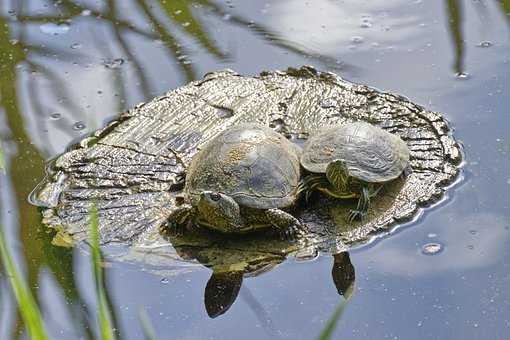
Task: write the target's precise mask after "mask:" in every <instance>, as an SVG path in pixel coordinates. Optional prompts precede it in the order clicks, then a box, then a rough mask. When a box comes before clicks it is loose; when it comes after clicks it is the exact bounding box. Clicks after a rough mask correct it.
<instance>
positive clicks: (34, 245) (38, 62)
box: [0, 0, 510, 339]
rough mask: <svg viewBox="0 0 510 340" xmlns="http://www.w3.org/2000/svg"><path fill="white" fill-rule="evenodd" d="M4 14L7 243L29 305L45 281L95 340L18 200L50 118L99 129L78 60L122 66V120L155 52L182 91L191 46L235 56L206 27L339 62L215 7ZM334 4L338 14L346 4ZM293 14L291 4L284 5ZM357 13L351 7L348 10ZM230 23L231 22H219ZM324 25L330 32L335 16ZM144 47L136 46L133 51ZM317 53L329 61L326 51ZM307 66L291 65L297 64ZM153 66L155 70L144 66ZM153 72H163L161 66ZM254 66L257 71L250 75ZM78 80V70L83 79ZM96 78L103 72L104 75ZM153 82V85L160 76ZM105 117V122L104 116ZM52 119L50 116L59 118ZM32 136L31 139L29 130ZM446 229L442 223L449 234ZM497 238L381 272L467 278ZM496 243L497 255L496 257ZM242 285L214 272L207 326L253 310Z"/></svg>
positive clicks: (338, 260) (141, 93) (65, 265)
mask: <svg viewBox="0 0 510 340" xmlns="http://www.w3.org/2000/svg"><path fill="white" fill-rule="evenodd" d="M9 3H10V4H11V5H12V6H11V7H8V5H9V4H7V2H5V3H2V4H1V10H0V66H1V73H0V111H1V112H0V115H1V117H0V119H1V121H0V124H1V125H2V126H0V129H1V130H2V131H1V133H2V142H3V143H2V145H3V146H4V147H5V148H6V149H7V150H8V152H6V154H5V158H8V159H6V162H5V163H6V164H5V165H6V167H7V168H6V182H7V181H8V182H9V183H8V184H9V185H5V186H3V187H2V188H1V190H2V199H3V198H4V197H7V198H8V199H6V200H5V201H2V205H1V209H2V210H1V214H2V216H1V217H2V218H3V219H9V223H7V224H9V225H12V227H13V230H14V231H15V232H12V233H11V234H10V235H9V236H10V238H11V239H12V238H13V235H17V234H19V241H20V247H19V249H20V251H21V252H22V254H17V255H22V256H18V260H19V259H21V258H23V259H24V264H25V268H26V278H27V280H28V283H29V287H30V288H31V290H32V293H33V294H34V295H37V293H38V292H39V289H38V287H39V285H40V282H39V280H40V279H39V277H40V273H41V271H43V270H47V271H49V272H50V273H51V275H52V276H53V277H54V278H55V281H56V282H57V284H58V285H59V288H60V289H61V292H62V295H63V296H64V297H65V299H66V301H67V305H68V312H69V315H71V317H72V319H73V320H72V322H73V325H72V327H73V328H74V329H75V331H76V332H77V333H81V334H83V336H84V337H85V338H90V339H92V338H93V337H94V335H93V333H94V332H93V331H92V329H93V327H94V326H93V325H91V321H90V320H93V319H94V316H93V314H94V313H93V311H90V310H89V308H87V304H86V301H85V299H84V298H83V297H82V296H81V295H80V294H81V293H80V291H79V290H78V287H77V286H78V283H77V282H76V278H75V277H74V272H75V270H76V268H74V265H73V263H74V262H75V258H74V256H73V252H72V250H70V249H65V248H57V247H55V246H52V245H51V239H52V236H51V235H50V234H48V233H47V232H46V231H45V230H44V229H42V228H41V226H40V215H39V213H38V211H37V209H35V208H34V207H32V206H30V205H29V204H28V202H27V201H26V197H27V196H28V194H29V193H30V191H31V190H32V189H33V187H34V186H35V185H36V183H37V182H38V181H39V179H40V178H41V175H42V174H43V172H44V162H45V160H46V159H47V157H48V155H50V154H53V153H54V150H52V148H51V143H52V141H53V140H54V136H53V135H51V134H48V133H43V132H42V131H44V130H45V129H48V130H49V129H50V128H49V127H48V117H49V115H50V114H58V115H60V116H59V119H58V120H57V119H54V120H53V121H52V123H51V124H52V129H53V130H51V132H52V133H54V132H60V134H62V135H64V136H65V138H66V140H71V139H72V138H73V137H74V136H76V135H75V134H74V132H73V130H72V128H71V127H72V125H73V124H74V123H75V122H77V121H83V122H87V126H89V124H88V122H90V121H91V120H93V119H96V117H91V115H90V110H89V109H88V108H87V106H88V105H90V103H89V102H86V103H83V102H81V100H82V99H83V98H82V95H83V93H82V91H84V90H86V89H90V88H94V86H95V85H90V84H86V83H83V84H79V85H80V86H78V88H77V89H76V90H73V88H72V87H71V86H70V85H74V84H75V83H80V80H79V79H80V78H79V77H80V76H82V73H86V72H89V73H93V72H92V71H97V70H91V69H90V68H82V67H81V66H83V64H84V63H85V61H86V62H90V61H91V60H92V61H93V62H95V61H97V60H101V59H103V60H113V59H115V58H117V57H122V58H123V59H124V60H126V62H125V63H123V64H122V66H121V67H117V68H115V69H111V70H108V73H107V76H106V77H108V78H107V80H108V81H112V82H113V83H114V86H113V92H114V93H115V94H116V95H113V94H111V96H110V97H111V100H112V101H114V102H115V103H114V105H116V109H115V111H121V110H123V109H124V108H125V105H126V104H125V103H126V102H127V101H128V98H133V97H135V98H138V97H139V98H140V100H144V99H148V98H150V97H152V96H153V95H154V93H153V91H155V88H156V85H155V84H157V81H158V79H156V78H155V77H153V78H151V77H150V74H149V71H150V70H149V68H146V67H145V65H144V63H147V59H148V56H149V57H152V56H155V55H156V54H157V53H159V52H158V51H162V52H161V53H159V54H162V55H163V58H165V59H168V60H171V61H172V62H173V63H174V64H173V65H174V66H176V73H177V76H180V77H181V78H182V79H185V80H190V79H195V77H196V75H197V73H198V71H197V67H196V66H195V65H194V64H193V63H192V62H191V59H192V57H193V53H195V52H194V51H192V49H191V48H190V46H191V45H192V42H193V41H196V42H197V43H198V44H199V45H200V48H201V50H200V51H199V52H196V54H197V55H198V54H199V53H200V52H202V51H205V52H207V53H208V54H209V55H211V56H212V57H213V58H214V60H216V61H218V62H219V63H221V62H223V61H228V60H230V59H232V58H234V57H235V56H233V55H231V54H229V53H227V52H225V51H223V50H222V49H221V48H220V47H219V46H218V45H219V44H218V43H217V41H216V40H215V38H214V37H213V34H212V33H211V32H213V30H214V26H221V27H231V26H235V27H237V28H241V29H243V32H245V33H246V34H251V35H252V36H256V37H258V38H260V39H261V40H262V42H263V44H265V45H271V46H275V47H277V48H279V49H281V50H283V51H285V52H289V53H291V54H293V55H295V56H298V57H304V56H306V57H307V58H311V59H312V60H313V61H316V62H318V63H320V64H321V65H322V66H323V68H325V69H328V70H330V69H333V68H334V67H335V64H336V58H334V57H329V56H328V55H325V54H324V53H311V52H310V51H309V50H308V49H307V48H305V47H302V46H299V45H298V44H297V43H296V42H295V41H292V40H291V39H286V38H285V37H283V36H282V35H281V34H278V33H276V32H278V30H275V29H271V28H270V27H269V26H268V25H267V24H264V23H262V20H261V22H258V19H257V17H256V16H255V15H253V17H252V16H248V15H245V16H243V15H239V14H233V13H229V10H228V9H227V5H225V6H224V5H222V4H219V3H216V2H213V1H207V0H199V1H184V0H180V1H170V0H167V1H163V0H161V1H159V2H150V1H143V0H134V1H132V2H130V4H128V5H126V4H127V2H125V1H120V0H117V1H115V0H105V1H100V2H97V1H79V2H78V1H71V0H61V1H55V2H51V3H50V4H48V2H46V1H26V0H25V1H22V0H20V1H10V2H9ZM336 3H339V2H335V4H336ZM339 4H341V6H344V3H343V2H341V3H339ZM497 4H498V5H499V10H500V11H501V14H502V15H503V16H504V17H505V18H506V20H508V23H509V24H510V16H509V15H508V13H510V1H509V0H498V1H497ZM88 5H90V6H88ZM131 5H132V6H131ZM291 5H292V6H296V5H298V4H297V3H291ZM355 5H356V6H358V5H359V4H358V3H355ZM130 6H131V7H130ZM445 8H446V12H447V15H448V16H449V25H448V28H449V32H450V36H451V39H452V47H453V49H454V51H455V62H454V71H455V72H456V73H458V74H462V73H464V72H465V66H464V59H465V47H464V42H463V40H464V36H463V32H462V29H461V25H462V23H463V20H464V13H463V2H461V1H459V0H447V2H446V7H445ZM204 9H207V10H208V12H205V11H204ZM285 14H286V13H280V14H279V15H280V16H281V18H278V21H279V22H284V19H285ZM206 15H211V18H212V19H214V24H213V25H211V20H210V19H211V18H207V17H206ZM227 16H228V20H224V19H226V18H227ZM331 18H332V19H333V20H336V21H337V22H338V20H337V19H335V17H334V16H331ZM253 19H255V20H253ZM47 23H54V24H62V23H65V25H69V26H62V27H61V29H62V28H63V27H70V30H69V32H67V33H65V34H66V35H69V34H71V33H72V31H73V29H75V28H79V30H80V34H81V33H83V34H86V32H89V31H91V32H93V33H91V35H92V36H93V38H85V39H90V40H93V41H91V44H96V42H97V44H96V45H94V47H95V48H96V49H95V50H92V51H89V49H87V48H86V44H85V43H86V42H88V41H83V44H82V46H83V47H82V48H76V47H78V45H73V46H74V47H75V48H69V46H67V45H65V46H64V45H62V44H63V43H62V41H64V39H63V38H62V39H61V37H60V36H59V37H58V38H55V36H52V35H48V34H45V33H42V32H40V29H39V26H40V25H43V24H47ZM413 29H414V28H413ZM324 32H326V33H328V34H323V36H333V35H334V34H338V32H336V33H331V34H330V31H324ZM225 38H227V39H228V38H229V37H225ZM312 38H313V37H312ZM156 41H160V42H161V44H158V46H159V47H158V48H155V47H154V45H148V44H150V43H154V42H156ZM100 42H103V43H100ZM394 42H395V43H398V42H399V41H398V40H395V41H394ZM303 44H304V45H306V46H312V45H314V44H313V41H312V40H311V39H304V42H303ZM69 45H71V44H69ZM140 46H143V47H142V48H140ZM148 46H152V48H151V47H148ZM315 46H316V45H315ZM264 47H266V46H264ZM329 48H331V49H337V46H334V45H331V46H329ZM149 49H150V51H149ZM320 50H321V51H322V52H324V51H325V49H322V48H321V49H320ZM261 51H262V52H261V54H263V53H266V50H265V49H263V48H262V49H261ZM87 52H89V53H90V54H87ZM112 57H113V58H112ZM303 59H304V58H299V60H300V61H303ZM286 60H287V59H286ZM307 60H308V59H307ZM305 61H306V60H305ZM150 62H151V63H152V59H151V61H150ZM248 62H250V63H251V62H252V61H251V60H249V61H248ZM292 62H295V60H292ZM72 64H75V65H74V66H73V67H76V68H75V69H71V68H69V67H70V65H72ZM157 66H158V67H161V65H160V64H157ZM229 66H230V65H229ZM257 67H259V65H258V64H257ZM92 68H93V67H92ZM162 68H163V67H162ZM84 69H85V70H86V71H83V70H84ZM103 69H104V68H103V66H101V70H103ZM69 70H71V71H69ZM158 71H159V69H158ZM240 71H243V70H240ZM68 72H69V73H70V74H68ZM171 75H172V76H174V75H173V74H171ZM157 76H160V75H159V74H157ZM87 79H89V78H87ZM94 79H96V78H94ZM413 81H414V79H413ZM110 97H109V98H110ZM88 99H89V98H87V100H88ZM101 109H102V110H103V111H109V112H110V111H111V110H110V109H109V108H104V107H102V108H101ZM55 110H56V111H58V113H55V112H54V111H55ZM110 113H113V111H112V112H110ZM54 117H57V116H54ZM33 126H37V127H38V128H37V129H34V128H33ZM90 126H93V125H90ZM12 150H15V152H16V154H15V156H14V157H11V158H10V159H9V155H10V154H12V152H11V151H12ZM481 222H486V223H487V224H490V223H492V224H494V225H496V222H497V221H496V222H494V221H492V220H491V219H489V218H488V219H487V221H481ZM448 223H449V222H445V224H448ZM505 223H506V222H505ZM498 225H499V224H498ZM499 230H500V231H499V232H498V233H491V235H490V237H491V238H490V239H487V240H485V239H483V238H482V239H481V241H480V242H481V244H480V246H479V248H480V249H484V250H487V253H484V254H485V255H484V254H482V255H477V254H473V255H472V257H469V258H466V257H465V255H464V253H463V252H461V251H460V250H462V249H458V251H455V252H454V251H452V250H455V248H453V247H449V248H448V249H449V251H448V252H445V254H444V255H441V256H443V257H444V256H446V255H448V254H453V255H455V258H453V257H452V258H450V259H451V261H445V260H444V258H443V257H441V256H438V257H437V261H435V260H433V261H435V262H432V261H429V262H428V263H429V264H430V266H429V267H420V268H417V267H416V266H415V265H414V263H415V262H414V261H413V258H412V256H409V254H411V255H413V254H414V253H407V254H403V253H401V252H398V251H395V252H394V253H393V252H392V251H394V250H392V249H388V252H387V253H385V255H386V256H384V258H387V259H388V261H387V262H382V263H381V267H382V268H384V269H385V270H388V271H390V272H391V273H392V274H399V273H400V274H402V275H404V273H403V272H406V273H407V272H412V273H413V274H415V275H425V274H430V273H437V272H438V271H441V272H442V271H446V270H451V268H457V269H459V268H461V267H460V266H461V265H462V264H463V265H464V266H467V265H469V266H470V267H469V268H472V267H481V266H486V265H487V263H492V262H490V261H489V259H490V260H491V261H492V260H493V259H495V258H498V256H499V255H500V254H502V249H503V248H504V244H502V242H503V241H501V240H504V239H505V238H504V235H503V232H504V231H503V230H504V229H503V226H501V228H500V229H499ZM447 236H448V237H447V239H451V240H454V239H456V238H457V237H458V236H457V235H447ZM482 241H483V242H482ZM485 241H487V242H485ZM489 241H490V242H489ZM496 241H498V242H496ZM466 242H467V241H466ZM17 244H18V242H13V245H14V246H17ZM494 244H496V245H497V247H494ZM477 247H478V246H477ZM412 251H414V249H413V250H412ZM489 251H490V252H489ZM487 254H489V255H490V256H489V255H487ZM413 256H417V255H415V254H414V255H413ZM334 258H335V260H334V265H333V268H332V278H333V281H334V283H335V286H336V287H337V290H338V293H339V294H341V295H343V296H344V297H347V298H348V297H349V296H350V294H352V288H353V282H354V278H355V276H354V268H353V267H352V264H351V263H350V260H349V256H348V254H347V253H340V254H337V255H335V256H334ZM278 261H280V262H281V261H283V259H279V260H277V261H275V262H278ZM278 263H279V262H278ZM240 273H243V274H242V275H241V274H240ZM245 275H247V272H244V271H241V272H234V274H222V273H221V271H220V272H215V274H213V276H212V277H211V280H210V282H209V283H208V284H207V286H206V293H205V300H206V303H205V304H206V310H207V312H208V313H209V314H210V315H211V316H218V315H221V314H222V313H225V312H226V311H227V310H228V309H229V307H230V306H231V305H232V304H233V303H234V301H235V299H236V297H237V295H238V294H240V295H241V296H242V297H243V298H244V299H245V300H247V301H248V300H249V301H252V302H254V301H256V300H255V299H254V296H253V295H251V297H250V295H249V292H248V291H247V290H246V289H245V287H243V288H240V287H241V284H242V280H243V276H245ZM1 280H2V281H3V278H2V279H1ZM0 285H1V283H0ZM239 289H240V292H239ZM208 290H209V292H208ZM246 292H248V293H246ZM207 301H210V303H208V302H207ZM1 303H2V306H4V303H5V299H2V301H1ZM208 305H209V307H207V306H208ZM250 306H252V308H253V309H257V310H259V314H260V313H261V312H260V311H261V310H262V309H260V308H259V307H256V306H257V305H256V303H250ZM112 310H115V309H112ZM50 312H51V311H50ZM13 319H14V322H13V327H12V329H11V328H9V326H7V327H6V328H9V329H7V330H5V329H4V330H2V332H3V333H2V334H3V335H6V336H8V335H7V333H11V334H10V335H11V336H9V337H10V338H18V337H20V335H19V334H20V333H22V330H23V325H22V324H21V320H20V318H19V314H18V315H14V316H13ZM11 326H12V325H11Z"/></svg>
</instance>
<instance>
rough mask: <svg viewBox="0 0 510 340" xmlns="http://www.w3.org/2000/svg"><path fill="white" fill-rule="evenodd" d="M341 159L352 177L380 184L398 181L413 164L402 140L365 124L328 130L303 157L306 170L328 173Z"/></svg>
mask: <svg viewBox="0 0 510 340" xmlns="http://www.w3.org/2000/svg"><path fill="white" fill-rule="evenodd" d="M337 159H341V160H343V161H344V162H345V163H346V166H347V168H348V169H349V172H350V175H351V176H352V177H354V178H357V179H360V180H362V181H365V182H371V183H379V182H386V181H390V180H392V179H395V178H397V177H398V176H400V174H401V173H402V172H403V170H404V168H405V167H406V166H407V164H408V162H409V148H408V147H407V145H406V143H405V142H404V141H403V140H402V139H400V137H398V136H396V135H394V134H391V133H389V132H387V131H384V130H383V129H381V128H378V127H375V126H373V125H371V124H368V123H364V122H355V123H348V124H345V125H341V126H335V127H329V128H325V129H323V130H321V131H319V133H318V134H317V135H315V136H312V137H311V138H310V139H309V140H308V141H307V142H306V143H305V145H304V148H303V153H302V154H301V164H302V165H303V167H304V168H305V169H306V170H308V171H310V172H315V173H325V172H326V167H327V166H328V164H329V163H330V162H331V161H334V160H337Z"/></svg>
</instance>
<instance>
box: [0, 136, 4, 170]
mask: <svg viewBox="0 0 510 340" xmlns="http://www.w3.org/2000/svg"><path fill="white" fill-rule="evenodd" d="M0 173H4V174H5V161H4V150H3V149H2V143H0Z"/></svg>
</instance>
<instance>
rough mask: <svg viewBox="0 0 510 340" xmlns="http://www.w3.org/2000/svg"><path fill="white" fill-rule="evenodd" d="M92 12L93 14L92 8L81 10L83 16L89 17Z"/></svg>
mask: <svg viewBox="0 0 510 340" xmlns="http://www.w3.org/2000/svg"><path fill="white" fill-rule="evenodd" d="M91 14H92V11H91V10H90V9H84V10H83V11H81V16H83V17H88V16H89V15H91Z"/></svg>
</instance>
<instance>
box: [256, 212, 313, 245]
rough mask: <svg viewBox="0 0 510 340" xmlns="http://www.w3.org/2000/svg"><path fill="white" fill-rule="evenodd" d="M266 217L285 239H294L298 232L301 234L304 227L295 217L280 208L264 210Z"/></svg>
mask: <svg viewBox="0 0 510 340" xmlns="http://www.w3.org/2000/svg"><path fill="white" fill-rule="evenodd" d="M265 213H266V217H267V219H268V221H269V223H271V224H272V225H273V227H275V228H276V229H277V230H278V232H279V233H280V237H281V238H282V239H285V240H294V239H295V237H296V236H297V235H298V234H302V233H303V232H304V231H305V230H306V227H305V226H304V225H303V224H302V223H301V222H299V220H298V219H297V218H295V217H294V216H292V215H291V214H289V213H287V212H285V211H283V210H280V209H268V210H266V212H265Z"/></svg>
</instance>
